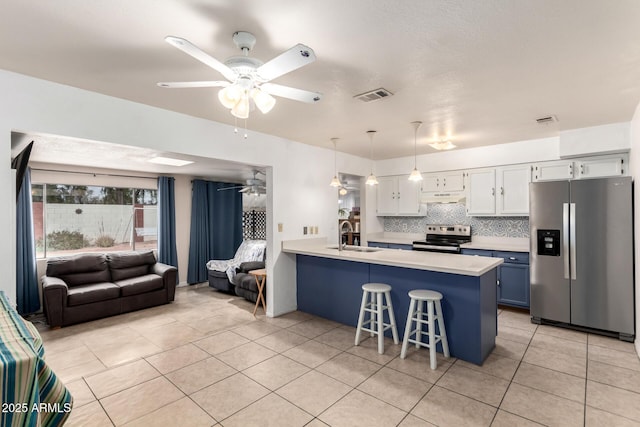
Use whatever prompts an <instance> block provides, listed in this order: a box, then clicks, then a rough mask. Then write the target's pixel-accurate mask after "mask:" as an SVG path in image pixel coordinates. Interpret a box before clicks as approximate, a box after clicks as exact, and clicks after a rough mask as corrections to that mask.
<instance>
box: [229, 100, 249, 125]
mask: <svg viewBox="0 0 640 427" xmlns="http://www.w3.org/2000/svg"><path fill="white" fill-rule="evenodd" d="M249 111H251V103H250V102H249V97H248V96H247V95H246V94H244V95H242V97H241V98H240V100H239V101H238V102H237V103H236V105H234V106H233V108H232V109H231V114H233V115H234V116H235V117H237V118H239V119H248V118H249Z"/></svg>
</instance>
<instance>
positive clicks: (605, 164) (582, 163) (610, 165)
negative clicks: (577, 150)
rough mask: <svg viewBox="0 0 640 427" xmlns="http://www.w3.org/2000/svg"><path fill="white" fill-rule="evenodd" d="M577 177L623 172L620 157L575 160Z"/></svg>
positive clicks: (593, 176) (597, 176) (602, 175)
mask: <svg viewBox="0 0 640 427" xmlns="http://www.w3.org/2000/svg"><path fill="white" fill-rule="evenodd" d="M575 167H576V171H577V174H578V178H600V177H605V176H622V175H624V174H625V170H624V169H625V168H624V159H623V158H622V157H600V158H594V159H585V160H579V161H577V162H576V166H575Z"/></svg>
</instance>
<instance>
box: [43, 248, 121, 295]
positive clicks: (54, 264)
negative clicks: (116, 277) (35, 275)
mask: <svg viewBox="0 0 640 427" xmlns="http://www.w3.org/2000/svg"><path fill="white" fill-rule="evenodd" d="M47 276H50V277H58V278H60V279H62V280H64V282H65V283H66V284H67V285H68V286H69V287H74V286H78V285H85V284H87V283H101V282H110V281H111V274H110V273H109V269H108V265H107V258H106V256H105V255H104V254H78V255H70V256H62V257H55V258H49V259H48V260H47Z"/></svg>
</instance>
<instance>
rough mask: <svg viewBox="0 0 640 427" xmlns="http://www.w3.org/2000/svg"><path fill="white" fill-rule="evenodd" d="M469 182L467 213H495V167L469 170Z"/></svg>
mask: <svg viewBox="0 0 640 427" xmlns="http://www.w3.org/2000/svg"><path fill="white" fill-rule="evenodd" d="M467 184H468V188H467V191H468V193H467V215H479V216H480V215H495V213H496V187H495V185H496V171H495V169H477V170H473V171H469V172H467Z"/></svg>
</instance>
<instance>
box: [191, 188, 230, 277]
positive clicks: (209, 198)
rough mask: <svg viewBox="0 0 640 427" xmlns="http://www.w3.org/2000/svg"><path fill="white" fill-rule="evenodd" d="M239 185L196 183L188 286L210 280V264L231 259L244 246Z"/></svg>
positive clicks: (192, 207) (193, 200) (193, 198)
mask: <svg viewBox="0 0 640 427" xmlns="http://www.w3.org/2000/svg"><path fill="white" fill-rule="evenodd" d="M234 186H236V184H229V183H223V182H212V181H203V180H194V181H193V193H192V201H191V232H190V243H189V269H188V271H187V282H188V283H201V282H206V281H207V280H208V274H207V266H206V264H207V261H209V260H211V259H222V260H224V259H231V258H233V256H234V255H235V253H236V250H237V249H238V246H240V244H241V243H242V193H240V192H238V191H237V190H226V191H218V189H221V188H227V187H234Z"/></svg>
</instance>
